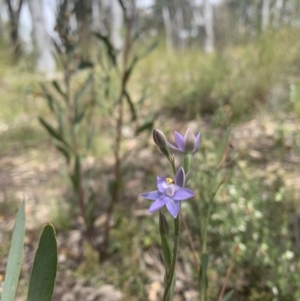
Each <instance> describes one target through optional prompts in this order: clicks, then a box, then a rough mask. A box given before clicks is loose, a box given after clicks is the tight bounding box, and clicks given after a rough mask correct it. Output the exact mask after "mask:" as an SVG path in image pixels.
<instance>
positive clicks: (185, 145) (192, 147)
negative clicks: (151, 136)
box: [167, 128, 201, 154]
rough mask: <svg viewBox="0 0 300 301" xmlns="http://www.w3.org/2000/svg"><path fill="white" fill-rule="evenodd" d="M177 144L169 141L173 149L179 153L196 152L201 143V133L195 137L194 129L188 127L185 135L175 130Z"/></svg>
mask: <svg viewBox="0 0 300 301" xmlns="http://www.w3.org/2000/svg"><path fill="white" fill-rule="evenodd" d="M174 135H175V143H176V146H175V145H173V144H171V143H169V142H167V145H168V146H169V147H170V149H171V150H173V151H174V152H178V153H183V154H185V153H194V152H195V151H196V150H197V148H198V147H199V145H200V136H201V135H200V133H198V134H197V136H196V137H195V135H194V133H193V131H192V130H191V129H190V128H188V129H187V131H186V132H185V135H184V136H182V135H180V134H179V133H178V132H176V131H175V132H174Z"/></svg>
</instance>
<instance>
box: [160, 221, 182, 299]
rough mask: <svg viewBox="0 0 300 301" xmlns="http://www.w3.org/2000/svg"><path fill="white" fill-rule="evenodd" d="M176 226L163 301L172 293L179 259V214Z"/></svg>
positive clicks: (175, 222)
mask: <svg viewBox="0 0 300 301" xmlns="http://www.w3.org/2000/svg"><path fill="white" fill-rule="evenodd" d="M174 226H175V237H174V248H173V256H172V263H171V268H170V271H169V273H168V275H167V286H166V288H165V291H164V296H163V301H167V300H168V299H167V298H168V295H169V293H170V288H171V285H172V282H173V278H174V274H175V266H176V261H177V253H178V245H179V233H180V218H179V215H178V216H177V217H176V218H175V219H174Z"/></svg>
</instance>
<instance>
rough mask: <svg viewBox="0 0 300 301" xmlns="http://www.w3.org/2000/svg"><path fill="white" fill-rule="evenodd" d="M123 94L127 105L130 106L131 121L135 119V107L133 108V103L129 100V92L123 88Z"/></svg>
mask: <svg viewBox="0 0 300 301" xmlns="http://www.w3.org/2000/svg"><path fill="white" fill-rule="evenodd" d="M124 94H125V98H126V100H127V103H128V105H129V108H130V112H131V121H135V120H136V109H135V105H134V103H133V102H132V100H131V97H130V95H129V93H128V92H127V91H126V90H125V91H124Z"/></svg>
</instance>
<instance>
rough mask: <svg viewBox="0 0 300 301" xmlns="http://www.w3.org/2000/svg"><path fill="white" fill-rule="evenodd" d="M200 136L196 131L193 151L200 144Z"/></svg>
mask: <svg viewBox="0 0 300 301" xmlns="http://www.w3.org/2000/svg"><path fill="white" fill-rule="evenodd" d="M200 138H201V134H200V133H198V135H197V136H196V142H195V147H194V150H193V153H194V152H195V151H196V150H197V148H198V147H199V145H200V140H201V139H200Z"/></svg>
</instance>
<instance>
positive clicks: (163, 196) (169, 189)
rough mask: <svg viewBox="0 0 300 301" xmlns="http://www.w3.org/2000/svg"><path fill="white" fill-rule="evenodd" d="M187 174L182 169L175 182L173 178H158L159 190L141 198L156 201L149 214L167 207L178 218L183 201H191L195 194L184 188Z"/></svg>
mask: <svg viewBox="0 0 300 301" xmlns="http://www.w3.org/2000/svg"><path fill="white" fill-rule="evenodd" d="M184 181H185V173H184V170H183V168H182V167H180V168H179V169H178V171H177V173H176V176H175V181H174V180H173V179H171V178H165V177H157V188H158V190H155V191H150V192H145V193H142V194H141V196H143V197H144V198H146V199H148V200H152V201H154V202H153V203H152V205H151V206H150V208H149V212H151V213H152V212H154V211H157V210H159V209H161V208H162V207H163V206H165V205H166V207H167V209H168V211H169V212H170V214H171V215H172V216H173V217H174V218H176V217H177V216H178V213H179V210H180V205H181V201H183V200H186V199H189V198H191V197H193V196H194V195H195V193H194V192H193V191H192V190H190V189H187V188H184V187H183V185H184Z"/></svg>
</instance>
